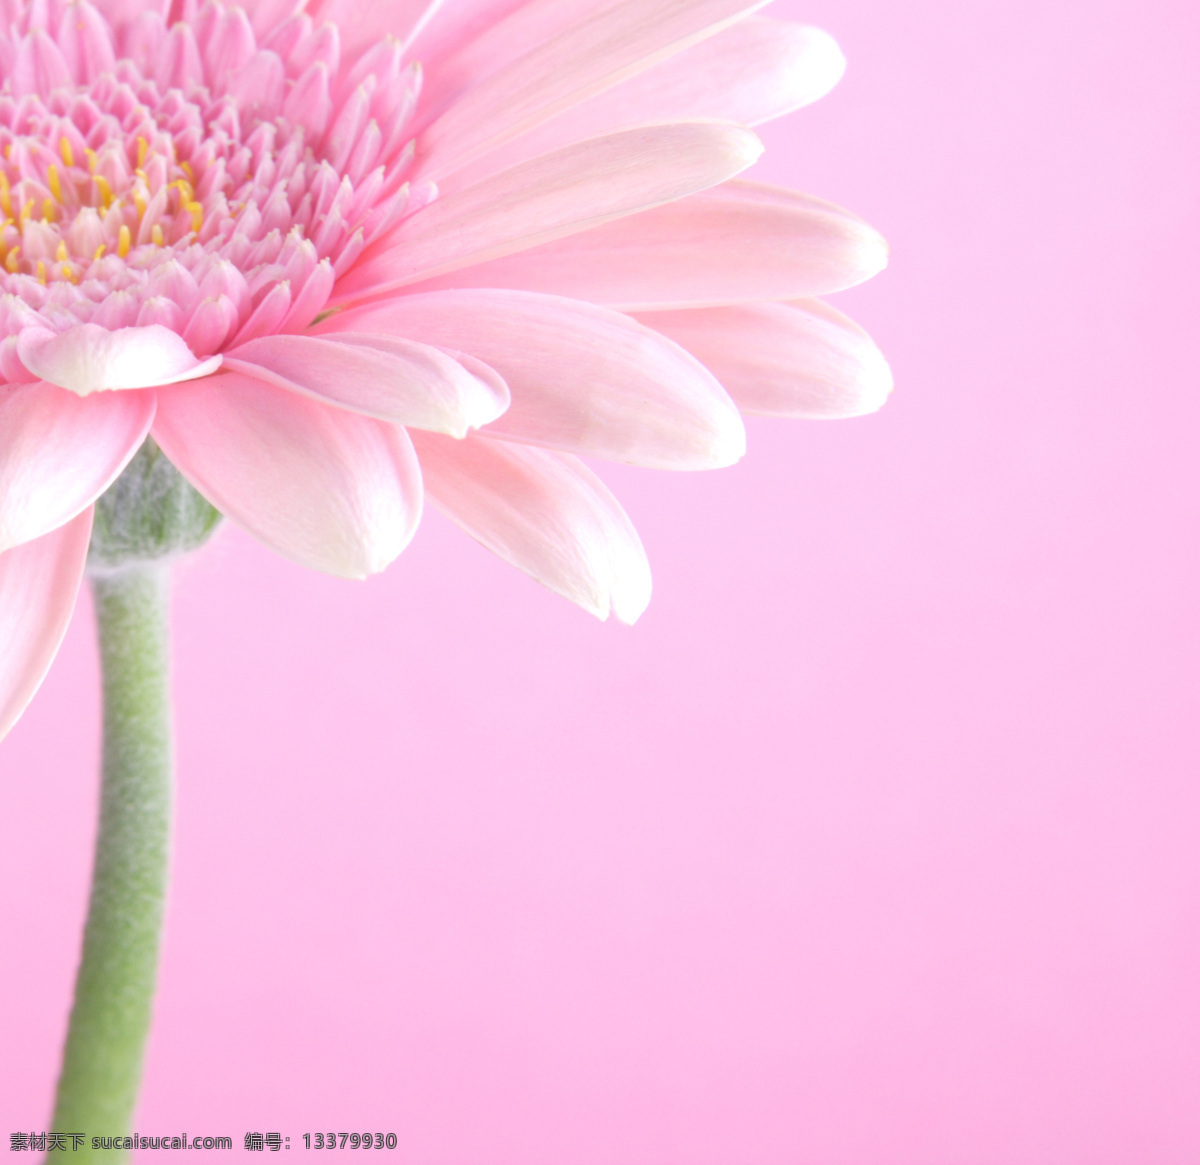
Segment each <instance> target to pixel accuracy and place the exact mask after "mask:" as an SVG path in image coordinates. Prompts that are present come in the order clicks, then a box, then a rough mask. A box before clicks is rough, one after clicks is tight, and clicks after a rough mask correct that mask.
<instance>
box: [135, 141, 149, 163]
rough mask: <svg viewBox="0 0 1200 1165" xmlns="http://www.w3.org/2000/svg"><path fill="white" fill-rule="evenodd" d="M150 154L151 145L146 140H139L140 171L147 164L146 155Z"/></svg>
mask: <svg viewBox="0 0 1200 1165" xmlns="http://www.w3.org/2000/svg"><path fill="white" fill-rule="evenodd" d="M149 152H150V143H149V142H148V141H146V139H145V138H138V169H139V170H140V169H141V168H142V167H143V166H144V165H145V164H146V155H147V154H148V153H149Z"/></svg>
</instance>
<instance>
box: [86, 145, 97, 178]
mask: <svg viewBox="0 0 1200 1165" xmlns="http://www.w3.org/2000/svg"><path fill="white" fill-rule="evenodd" d="M83 154H84V157H85V158H87V162H88V173H89V174H94V173H95V172H96V151H95V150H89V149H88V148H87V147H86V146H84V148H83Z"/></svg>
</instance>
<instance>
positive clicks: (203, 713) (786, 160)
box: [0, 0, 1200, 1165]
mask: <svg viewBox="0 0 1200 1165" xmlns="http://www.w3.org/2000/svg"><path fill="white" fill-rule="evenodd" d="M773 11H774V12H775V13H776V14H778V15H786V16H789V17H793V18H797V19H805V20H808V21H811V22H812V23H817V24H820V25H822V26H824V27H826V28H828V29H829V30H830V31H832V32H833V33H834V34H835V35H836V36H838V38H839V39H840V40H841V42H842V45H843V47H844V49H845V50H846V52H847V55H848V56H849V58H850V71H849V73H848V75H847V77H846V80H845V81H844V83H843V85H842V87H841V88H839V90H837V91H836V92H835V93H834V94H833V95H832V96H831V97H830V98H828V99H827V100H826V101H824V102H822V103H821V104H820V105H818V106H815V107H813V108H812V109H810V110H807V111H805V112H804V113H802V114H799V115H796V116H794V117H793V118H790V119H788V120H787V121H786V122H784V123H782V124H779V125H775V126H770V127H767V128H766V130H765V132H764V137H765V138H766V141H767V143H768V147H769V153H768V157H767V160H766V161H765V162H764V163H763V164H762V165H761V166H760V167H759V170H758V173H759V175H760V176H761V177H763V178H767V179H771V180H778V181H783V182H787V183H791V184H794V185H797V186H800V187H802V188H804V189H807V190H811V191H813V192H815V193H818V194H821V195H823V196H825V197H828V198H830V199H832V200H834V201H837V202H840V203H843V204H845V205H847V206H850V207H852V208H854V209H855V210H857V211H859V212H861V213H862V214H863V215H864V216H865V217H867V218H868V219H869V220H870V221H872V222H873V223H874V224H875V225H877V226H878V227H879V228H880V229H882V230H883V232H884V233H885V234H886V235H887V236H888V238H889V239H890V241H891V244H892V248H893V262H892V267H891V269H890V270H889V271H888V272H887V273H886V274H885V275H883V276H882V277H880V278H879V279H878V280H876V281H875V282H874V283H873V284H871V285H869V286H868V287H865V288H863V289H861V290H856V291H854V292H852V293H849V294H847V295H844V296H841V297H838V300H837V302H838V304H839V306H843V307H845V308H847V309H848V310H850V311H851V312H853V313H854V314H855V315H856V316H857V317H858V318H859V319H861V320H862V322H863V323H864V324H866V325H867V326H868V328H869V329H870V330H871V331H872V332H873V334H874V335H875V336H876V338H877V339H878V340H879V342H880V343H881V344H882V346H883V348H884V350H885V351H886V352H887V353H888V354H889V356H890V358H891V360H892V362H893V366H894V369H895V372H896V380H897V390H896V393H895V396H894V398H893V400H892V402H891V403H890V404H889V405H888V406H887V408H886V409H885V410H884V412H883V413H882V414H880V415H879V416H878V417H874V418H870V419H866V420H862V421H854V422H844V423H836V424H807V425H805V424H789V423H784V422H774V423H770V422H755V423H753V424H752V425H751V431H750V445H751V450H750V455H749V456H748V457H747V458H746V460H745V461H744V462H743V463H742V464H741V465H739V466H738V467H737V468H735V469H733V470H728V471H724V472H720V473H712V474H705V475H696V476H668V475H664V474H655V473H649V472H638V471H632V470H625V469H617V470H609V469H606V470H605V473H606V476H607V478H608V480H609V481H610V482H611V483H612V484H613V485H614V486H615V488H616V489H617V490H618V492H619V493H620V495H621V497H622V498H623V500H625V502H626V503H627V506H628V509H629V512H630V513H631V514H632V516H633V517H634V519H635V521H636V522H637V524H638V526H639V528H640V530H641V531H642V534H643V536H644V539H645V542H646V544H647V547H648V549H649V551H650V554H651V558H652V561H653V563H654V566H655V570H656V595H655V600H654V602H653V604H652V605H651V608H650V611H649V613H648V614H647V615H646V616H645V618H644V620H643V621H642V623H641V624H640V625H639V626H638V627H636V628H635V629H633V630H628V629H625V628H622V627H619V626H616V625H601V624H599V623H597V622H594V621H593V620H592V619H591V618H590V617H588V616H586V615H584V614H583V613H581V612H579V611H577V610H575V609H574V608H572V607H570V606H569V605H568V604H567V603H566V602H564V601H562V600H560V599H557V598H555V597H554V596H552V595H550V594H549V593H547V592H544V591H542V590H541V589H540V588H539V587H537V586H536V585H534V584H533V583H531V582H529V581H528V580H526V579H525V578H524V577H523V576H521V575H519V574H517V573H516V572H514V571H512V570H510V569H509V568H506V567H504V566H503V565H501V564H500V563H499V562H497V561H495V560H493V559H491V558H490V557H489V556H488V555H487V554H486V553H485V552H484V551H483V550H481V549H480V548H478V547H477V546H476V545H475V544H474V543H472V542H471V541H470V540H469V539H467V538H466V537H465V536H463V535H460V534H459V532H458V531H457V530H455V529H454V528H452V527H451V526H450V525H449V524H448V523H447V522H446V521H444V520H443V519H441V518H440V517H439V516H437V515H431V516H430V517H429V518H428V520H427V521H426V523H425V525H424V527H423V529H422V531H421V533H420V535H419V536H418V538H417V541H416V543H415V544H414V545H413V547H412V548H411V550H410V551H408V552H407V553H406V554H405V556H404V557H403V558H402V560H401V561H400V562H399V563H397V564H396V565H395V566H394V567H393V568H392V569H391V570H390V571H389V572H388V573H387V574H386V575H385V576H383V577H382V578H379V579H377V580H375V581H372V582H371V583H369V584H366V585H362V586H356V585H352V584H347V583H339V582H336V581H333V580H330V579H326V578H322V577H318V576H316V575H313V574H308V573H305V572H304V571H302V570H300V569H298V568H295V567H292V566H290V565H288V564H287V563H284V562H282V561H279V560H277V559H274V558H272V557H271V556H270V555H269V554H268V553H266V552H265V551H263V550H260V549H259V548H258V547H256V546H255V545H254V544H252V543H251V542H250V541H249V539H247V538H246V537H244V536H242V535H241V534H239V533H237V532H226V534H224V535H223V536H222V537H221V538H220V539H219V541H218V543H217V544H215V545H214V546H213V547H212V548H211V550H210V551H209V552H208V553H206V554H205V555H203V556H201V557H200V558H199V559H197V560H195V561H194V562H192V563H191V564H189V565H188V566H187V567H186V568H185V569H184V570H183V571H182V572H181V576H180V580H179V586H178V599H177V605H176V626H177V641H176V657H175V658H176V665H175V666H176V671H175V675H176V691H177V697H178V703H179V708H180V713H179V816H178V829H177V834H178V851H177V859H176V864H175V881H174V889H173V893H172V901H171V910H170V919H169V924H168V932H167V940H166V953H165V961H164V967H163V978H162V990H161V994H160V1000H159V1004H158V1019H157V1026H156V1030H155V1034H154V1037H153V1043H152V1046H151V1050H150V1056H149V1069H148V1084H147V1087H146V1091H145V1098H144V1103H143V1107H142V1116H141V1119H140V1122H139V1123H140V1127H141V1128H142V1129H143V1131H153V1132H158V1131H159V1130H181V1129H184V1128H186V1130H187V1131H188V1132H190V1133H192V1134H203V1133H211V1134H229V1135H232V1136H234V1137H235V1138H237V1140H238V1142H239V1144H240V1139H241V1135H242V1133H243V1132H245V1131H246V1130H247V1129H259V1130H262V1131H270V1130H272V1129H278V1130H280V1131H282V1132H285V1133H288V1134H290V1135H291V1136H292V1138H293V1148H295V1147H298V1139H299V1137H300V1135H301V1134H302V1133H303V1132H304V1131H306V1130H316V1129H322V1128H332V1129H337V1130H347V1129H372V1130H373V1129H379V1130H382V1131H388V1130H393V1131H395V1132H396V1133H397V1134H398V1135H399V1138H400V1145H401V1149H400V1151H398V1153H396V1154H394V1155H393V1156H392V1157H391V1158H390V1159H391V1160H396V1161H402V1162H406V1163H408V1162H412V1163H420V1165H435V1163H443V1162H445V1163H461V1165H507V1163H513V1165H540V1163H545V1165H577V1163H578V1165H583V1163H596V1165H625V1163H629V1165H708V1163H712V1165H737V1163H745V1165H776V1163H781V1165H782V1163H798V1162H804V1163H808V1162H812V1163H819V1165H825V1163H830V1165H836V1163H855V1165H873V1163H877V1162H889V1163H891V1165H906V1163H914V1165H916V1163H920V1165H933V1163H946V1165H984V1163H997V1165H1011V1163H1013V1162H1021V1163H1022V1165H1037V1163H1042V1162H1045V1163H1048V1165H1051V1163H1052V1165H1070V1163H1074V1162H1079V1163H1081V1165H1105V1163H1108V1162H1112V1163H1119V1165H1128V1163H1129V1162H1133V1161H1136V1162H1138V1163H1139V1165H1166V1163H1172V1162H1181V1163H1183V1162H1195V1161H1197V1160H1200V1103H1198V1102H1197V1095H1198V1094H1200V1002H1198V991H1197V984H1198V983H1200V845H1198V827H1200V782H1198V780H1197V771H1198V764H1197V762H1198V760H1200V756H1198V754H1200V748H1198V744H1200V734H1198V731H1197V716H1196V705H1197V694H1198V692H1197V666H1196V658H1197V648H1198V646H1200V644H1198V643H1197V639H1198V630H1200V628H1198V621H1197V616H1196V609H1197V594H1196V590H1197V588H1196V571H1195V566H1196V538H1197V508H1198V507H1197V491H1196V479H1197V468H1196V466H1197V425H1196V422H1197V419H1198V418H1200V393H1198V392H1197V370H1196V363H1197V361H1196V350H1197V349H1196V334H1197V322H1196V321H1197V318H1198V313H1200V293H1198V291H1197V279H1196V270H1197V262H1196V260H1197V241H1198V239H1197V236H1198V228H1197V206H1200V181H1198V179H1200V166H1198V163H1197V152H1196V143H1197V141H1198V140H1200V125H1198V124H1197V122H1198V121H1200V116H1198V114H1197V110H1198V108H1200V104H1198V102H1197V97H1198V96H1200V94H1198V92H1197V90H1198V89H1200V84H1198V81H1197V78H1198V76H1200V74H1198V73H1197V68H1196V63H1195V62H1196V56H1197V48H1198V46H1200V35H1198V34H1200V9H1198V8H1197V6H1196V5H1195V4H1194V3H1192V2H1191V0H1178V2H1173V0H1153V2H1146V0H1142V2H1140V3H1138V4H1136V5H1135V4H1134V3H1132V2H1131V0H1130V2H1113V0H1109V2H1103V0H1099V2H1097V0H1091V2H1089V3H1087V4H1084V3H1076V2H1067V0H1063V2H1058V3H1050V4H1047V3H1045V2H1044V0H1041V2H1036V3H1035V2H1032V0H1007V2H1005V3H999V2H997V0H980V2H978V3H966V4H964V3H962V2H961V0H910V2H909V3H905V4H892V3H887V4H885V3H881V2H878V0H870V2H867V0H813V2H811V3H798V2H792V0H783V2H781V3H779V4H778V5H777V6H776V7H775V9H774V10H773ZM97 741H98V707H97V696H96V664H95V659H94V648H93V643H92V624H91V616H90V611H89V610H88V609H81V611H80V614H79V617H78V618H77V619H76V621H75V624H74V626H73V628H72V630H71V632H70V635H69V637H68V640H67V643H66V646H65V648H64V651H63V654H62V657H61V659H60V661H59V663H58V665H57V666H56V668H55V670H54V671H53V673H52V675H51V677H50V679H49V681H48V682H47V683H46V685H45V687H44V689H43V691H42V693H41V694H40V696H39V697H38V699H37V700H36V702H35V703H34V705H33V707H32V708H31V710H30V712H29V714H28V715H27V717H26V718H25V720H24V721H23V722H22V723H21V724H20V725H19V726H18V728H17V729H16V731H15V732H14V733H13V735H12V736H11V738H10V739H9V740H8V742H7V743H6V744H5V745H4V746H3V748H2V749H0V821H3V830H4V841H3V848H2V849H0V886H2V889H0V935H3V938H2V939H0V943H2V944H3V948H4V956H3V961H2V965H0V1047H2V1048H3V1060H4V1063H3V1067H2V1068H0V1133H4V1134H7V1133H8V1132H9V1131H11V1130H13V1129H17V1128H25V1129H40V1128H43V1127H45V1123H46V1116H47V1111H48V1105H49V1098H50V1095H51V1088H52V1083H53V1077H54V1071H55V1063H56V1058H57V1054H58V1042H59V1040H60V1038H61V1033H62V1030H63V1024H64V1018H65V1013H66V1007H67V1005H68V1001H69V993H70V984H71V978H72V974H73V966H74V960H75V957H76V951H77V946H78V941H79V926H80V922H81V918H82V910H83V904H84V896H85V883H86V875H87V867H88V863H89V860H90V855H89V846H90V831H91V827H92V815H93V812H94V806H95V776H94V763H95V756H96V750H97ZM237 1155H238V1156H240V1155H241V1154H240V1149H239V1151H238V1154H237ZM148 1156H149V1157H151V1158H152V1157H154V1156H155V1155H154V1154H148Z"/></svg>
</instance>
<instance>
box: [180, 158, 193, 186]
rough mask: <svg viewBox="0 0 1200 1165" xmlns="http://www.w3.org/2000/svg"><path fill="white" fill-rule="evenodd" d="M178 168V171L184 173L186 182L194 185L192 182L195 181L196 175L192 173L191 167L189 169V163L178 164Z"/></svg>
mask: <svg viewBox="0 0 1200 1165" xmlns="http://www.w3.org/2000/svg"><path fill="white" fill-rule="evenodd" d="M179 168H180V169H181V170H182V171H183V172H184V173H185V174H186V175H187V176H188V181H189V182H193V183H194V182H195V181H196V175H195V174H193V173H192V167H191V165H190V164H189V163H187V162H180V163H179Z"/></svg>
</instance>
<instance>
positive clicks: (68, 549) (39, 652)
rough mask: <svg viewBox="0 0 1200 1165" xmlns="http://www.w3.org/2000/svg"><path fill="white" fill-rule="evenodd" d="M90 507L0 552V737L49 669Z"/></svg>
mask: <svg viewBox="0 0 1200 1165" xmlns="http://www.w3.org/2000/svg"><path fill="white" fill-rule="evenodd" d="M91 536H92V511H91V509H90V508H89V509H87V510H84V512H83V513H82V514H80V515H79V516H78V517H76V518H74V519H73V520H72V521H70V522H67V523H66V524H65V525H62V526H59V527H58V528H57V529H56V530H51V531H50V532H49V533H48V534H43V535H42V536H41V537H40V538H36V539H34V540H33V541H32V542H26V543H24V544H23V545H21V546H17V547H15V548H13V549H12V550H7V551H5V552H4V553H3V554H0V660H2V661H3V664H2V665H0V739H3V737H4V736H5V735H7V733H8V730H9V729H10V728H12V726H13V725H14V724H15V723H16V722H17V720H18V719H19V718H20V716H21V713H22V712H24V711H25V708H26V706H27V705H28V704H29V701H30V700H32V699H33V695H34V693H35V692H36V691H37V690H38V688H39V687H40V686H41V683H42V680H43V679H45V678H46V673H47V672H48V671H49V670H50V664H51V663H52V662H53V661H54V656H55V655H56V654H57V653H58V648H59V644H61V643H62V640H63V636H64V635H65V634H66V632H67V624H68V623H69V622H70V621H71V612H72V611H74V609H75V596H76V595H77V594H78V593H79V583H80V580H81V579H82V578H83V568H84V563H85V562H86V561H87V552H88V542H89V540H90V538H91Z"/></svg>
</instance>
